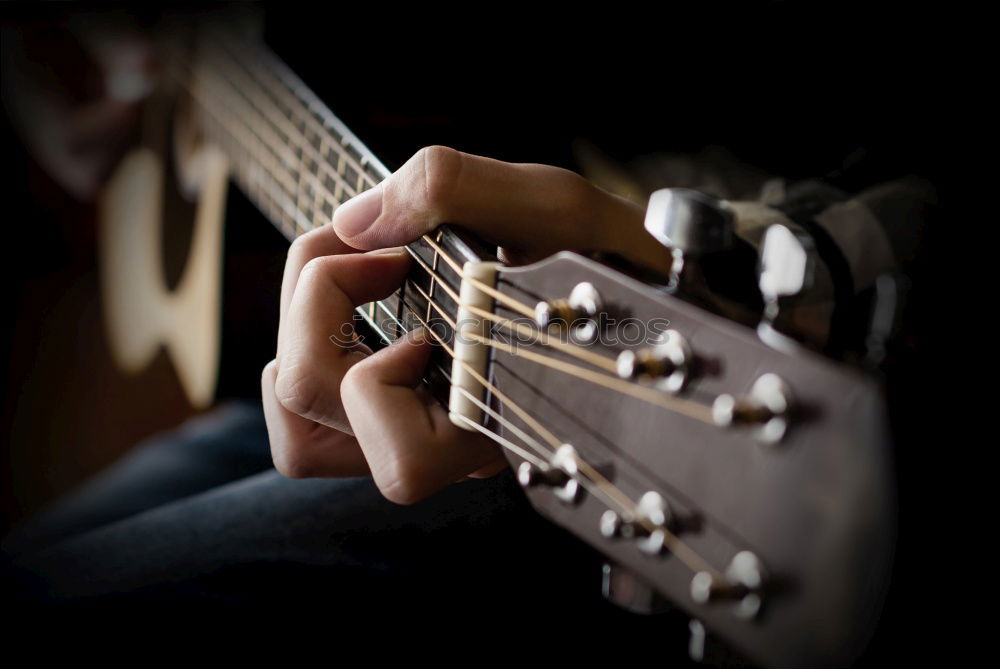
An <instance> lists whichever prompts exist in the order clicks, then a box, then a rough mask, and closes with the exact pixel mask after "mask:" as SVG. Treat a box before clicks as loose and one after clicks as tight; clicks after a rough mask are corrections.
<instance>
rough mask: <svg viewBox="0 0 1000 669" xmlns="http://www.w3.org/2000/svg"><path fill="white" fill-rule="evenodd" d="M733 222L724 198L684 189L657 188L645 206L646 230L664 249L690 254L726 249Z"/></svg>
mask: <svg viewBox="0 0 1000 669" xmlns="http://www.w3.org/2000/svg"><path fill="white" fill-rule="evenodd" d="M733 221H734V216H733V212H732V209H731V208H730V207H729V205H728V204H727V203H726V201H725V200H720V199H719V198H716V197H712V196H711V195H706V194H705V193H701V192H699V191H696V190H690V189H687V188H663V189H660V190H658V191H656V192H654V193H653V194H652V195H651V196H650V198H649V204H648V205H647V206H646V221H645V227H646V231H647V232H649V234H651V235H653V237H655V238H656V239H657V240H658V241H659V242H660V243H661V244H663V245H664V246H666V247H667V248H669V249H671V250H674V251H680V252H682V253H684V254H688V255H693V256H699V255H706V254H708V253H715V252H718V251H724V250H726V249H728V248H730V247H731V246H732V244H733Z"/></svg>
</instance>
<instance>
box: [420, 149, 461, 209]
mask: <svg viewBox="0 0 1000 669" xmlns="http://www.w3.org/2000/svg"><path fill="white" fill-rule="evenodd" d="M418 155H419V156H420V160H418V161H417V164H418V165H420V166H421V167H422V169H423V181H424V198H425V205H426V207H427V208H428V209H430V210H432V211H437V212H443V211H447V209H448V206H449V204H450V203H451V201H452V200H453V198H454V193H455V189H456V188H457V187H458V180H459V176H460V175H461V173H462V154H461V152H459V151H456V150H455V149H452V148H449V147H447V146H427V147H424V148H422V149H420V151H419V152H418Z"/></svg>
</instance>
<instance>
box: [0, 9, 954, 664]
mask: <svg viewBox="0 0 1000 669" xmlns="http://www.w3.org/2000/svg"><path fill="white" fill-rule="evenodd" d="M739 7H740V8H739V9H733V8H723V9H718V10H713V11H711V12H710V13H704V14H695V13H692V12H690V11H687V10H683V9H681V8H680V7H677V6H672V5H666V6H664V7H661V8H660V11H659V13H657V14H652V13H650V11H649V10H647V9H637V8H628V7H624V6H623V7H617V6H605V7H601V8H599V9H595V10H594V11H593V12H592V13H591V14H589V15H587V14H585V13H583V12H579V11H575V10H574V11H573V12H570V11H568V10H564V12H562V13H559V14H555V15H553V14H546V16H545V17H544V18H542V16H541V7H537V6H536V7H524V8H519V9H514V8H504V9H501V8H500V7H491V6H478V7H471V6H469V7H462V8H455V9H454V10H451V11H440V12H439V13H437V14H436V15H433V16H432V15H429V14H421V15H420V16H414V15H401V14H397V13H396V12H395V10H391V9H389V8H388V7H387V6H382V5H379V6H375V5H373V6H372V7H370V8H362V9H359V10H356V11H348V10H345V9H344V8H343V7H341V6H336V7H334V8H331V9H330V10H329V11H324V10H323V9H321V8H320V7H319V5H318V4H312V5H297V4H295V3H265V6H264V10H265V16H266V20H265V23H264V25H265V39H266V40H267V41H268V43H269V44H271V45H272V47H273V48H274V49H275V51H276V52H277V53H278V54H279V55H280V56H281V57H282V58H283V59H285V60H286V62H287V63H288V64H289V65H290V66H291V68H292V69H293V70H294V71H295V72H297V73H298V74H299V75H300V76H301V77H302V78H303V79H304V80H305V81H306V83H307V84H308V85H309V86H310V87H312V88H313V90H314V91H315V92H316V93H317V94H318V95H319V97H320V98H321V99H323V100H324V101H325V102H326V103H327V104H328V105H329V106H330V108H331V109H332V110H333V111H334V113H336V114H338V115H339V116H340V117H341V118H342V119H343V120H344V121H345V122H346V124H347V125H348V127H350V128H351V129H352V130H354V132H355V133H356V134H357V135H358V136H359V137H360V138H361V139H362V141H364V142H366V143H367V144H368V146H369V147H370V148H371V149H372V150H373V151H374V153H375V154H376V155H378V156H379V157H381V158H382V159H383V161H384V162H385V163H386V164H387V165H388V166H389V167H390V169H394V168H395V167H398V166H399V165H400V164H402V163H403V162H404V161H405V160H406V159H407V158H408V157H409V156H410V155H411V154H412V153H413V152H414V151H416V150H417V149H419V148H420V147H422V146H425V145H428V144H445V145H449V146H453V147H455V148H458V149H461V150H463V151H468V152H472V153H478V154H484V155H489V156H493V157H496V158H500V159H504V160H511V161H523V162H543V163H552V164H557V165H563V166H566V167H570V168H574V167H575V165H574V161H573V155H572V151H571V147H572V143H573V140H575V139H577V138H581V137H583V138H587V139H589V140H590V141H592V142H593V143H594V144H595V145H597V146H598V147H600V148H601V149H602V150H603V151H605V152H606V153H607V154H609V155H610V156H612V157H614V158H615V159H617V160H620V161H622V162H628V161H629V160H631V159H633V158H635V157H637V156H642V155H645V154H650V153H655V152H663V151H697V150H700V149H702V148H703V147H705V146H709V145H720V146H724V147H726V148H728V149H729V150H730V151H731V152H732V153H733V154H734V155H736V156H737V157H738V158H739V159H741V160H743V161H745V162H747V163H749V164H753V165H757V166H759V167H761V168H763V169H765V170H767V171H768V172H771V173H774V174H778V175H784V176H787V177H790V178H793V179H797V178H809V177H824V176H829V177H831V179H832V180H834V181H835V182H836V183H837V185H839V186H841V187H842V188H845V189H847V190H851V191H856V190H860V189H861V188H864V187H865V186H868V185H872V184H874V183H878V182H879V181H882V180H886V179H889V178H894V177H898V176H902V175H905V174H917V175H920V176H923V177H925V178H927V179H929V180H931V181H932V182H933V183H935V184H937V186H938V189H939V193H940V196H941V198H942V200H943V202H944V203H945V204H948V199H947V194H948V189H947V184H946V182H945V178H946V176H947V173H948V168H949V166H950V165H951V164H952V163H951V161H950V157H949V154H950V148H949V146H950V144H952V143H954V142H955V141H956V140H955V139H954V138H953V137H952V136H951V126H950V124H949V123H948V122H946V120H945V112H944V110H945V109H946V107H947V103H946V97H947V90H946V89H947V80H948V77H949V72H948V69H947V68H946V66H945V65H944V64H943V63H942V62H940V61H938V60H937V58H936V54H935V53H934V50H933V49H932V48H930V47H929V46H928V44H929V43H930V42H931V41H932V36H934V35H936V34H938V33H939V32H940V31H941V30H943V26H941V25H938V24H937V23H936V21H935V19H936V17H935V16H933V15H928V16H921V15H918V14H916V13H915V12H914V10H913V9H912V8H899V9H897V8H892V7H886V8H883V9H880V10H878V11H875V10H873V9H872V8H871V7H870V6H868V7H864V8H852V7H849V6H843V5H838V6H837V8H835V9H834V8H830V9H821V8H817V7H807V8H798V7H793V6H789V5H786V4H785V3H771V4H766V5H760V6H756V7H747V6H745V5H742V4H741V5H740V6H739ZM5 11H6V12H7V14H6V20H15V19H20V18H23V17H24V16H34V17H38V16H43V15H45V14H49V15H50V16H49V17H48V18H51V20H52V21H53V23H54V24H55V25H58V22H59V12H60V11H63V10H61V9H54V8H50V7H46V8H43V9H39V8H38V7H35V6H31V7H25V6H17V7H13V8H10V7H8V8H6V9H5ZM142 11H143V12H147V13H150V14H152V11H151V10H148V9H145V10H142ZM186 11H191V12H195V11H198V8H196V7H190V8H188V9H187V10H186ZM2 137H3V139H2V142H3V144H2V147H3V154H2V155H3V156H5V159H4V165H5V169H7V170H8V173H7V175H6V178H5V191H6V197H5V208H6V211H5V216H4V218H5V220H6V225H5V226H4V228H5V233H4V234H5V241H4V243H3V248H4V250H5V254H4V255H5V260H4V262H3V266H4V279H3V310H2V312H3V316H2V317H3V318H4V319H5V320H6V321H7V322H6V323H5V324H4V328H3V332H2V336H3V341H2V342H0V343H2V349H3V352H4V358H3V360H4V364H5V365H6V369H4V379H5V382H6V387H5V390H4V401H3V406H2V410H3V422H2V425H3V430H4V434H5V441H6V442H7V443H8V445H9V447H8V448H7V449H6V452H7V456H8V457H6V458H5V462H4V486H3V491H2V501H3V508H4V516H5V523H4V525H5V526H6V525H7V524H9V523H10V522H12V521H14V520H16V519H17V518H18V517H20V516H21V515H23V514H24V513H26V512H29V511H31V510H32V509H33V508H36V507H37V506H38V505H39V504H40V503H42V502H43V501H45V500H46V499H48V498H50V497H51V496H53V495H55V494H57V493H58V492H61V491H63V490H66V489H67V488H68V487H70V486H72V485H74V484H75V483H77V482H78V481H80V480H81V479H82V478H83V477H84V476H86V475H88V474H90V473H92V472H93V471H95V470H97V469H98V468H100V467H101V466H104V465H106V464H107V463H108V462H110V461H112V460H113V459H114V458H115V457H117V456H118V455H119V454H120V453H122V452H124V450H126V449H127V448H128V446H129V445H130V444H132V443H134V442H135V441H136V440H137V439H139V438H140V437H142V436H144V435H146V434H150V433H152V432H155V431H157V430H159V429H162V428H164V427H167V426H168V425H170V424H171V423H172V422H173V421H175V420H177V419H179V418H181V417H183V416H184V415H187V414H189V413H190V411H191V410H190V407H187V405H186V403H185V402H184V400H183V398H182V396H181V395H180V393H179V389H178V388H177V386H176V382H175V381H174V380H173V379H172V378H171V377H170V372H169V370H168V369H167V368H166V365H165V360H160V361H159V362H158V363H157V366H156V368H155V369H154V370H153V371H152V372H150V373H149V374H148V375H147V376H146V377H145V378H144V379H140V381H144V382H146V383H149V384H152V387H155V388H156V391H155V393H154V394H152V395H149V394H147V395H145V399H143V400H140V401H137V400H136V398H135V393H134V388H135V385H134V384H135V383H136V380H129V379H122V378H120V377H119V376H117V375H116V374H115V372H114V371H113V369H112V368H111V367H110V365H109V362H108V357H107V351H106V349H105V348H104V346H105V345H104V344H103V341H102V339H101V332H100V320H99V308H100V306H99V304H98V303H97V302H96V297H95V294H94V289H95V288H96V274H95V265H94V263H95V253H96V248H95V239H94V223H93V210H92V208H90V207H89V206H87V205H80V204H78V203H75V202H74V201H72V199H71V198H69V197H68V196H66V195H64V194H62V193H60V192H59V190H58V188H57V187H56V186H55V185H54V184H52V183H51V182H50V181H48V180H47V178H46V177H45V175H44V174H43V173H42V172H41V171H40V170H39V169H38V167H37V166H35V165H34V164H33V163H32V161H31V159H30V158H29V157H28V156H27V155H26V154H25V152H24V150H23V148H22V147H21V146H20V144H19V142H18V140H17V139H16V137H14V136H13V134H12V132H11V131H10V129H9V127H7V126H6V125H4V127H3V132H2ZM946 211H947V208H942V211H941V212H939V215H938V218H937V220H936V221H935V222H934V224H933V225H932V226H931V227H930V229H929V230H928V231H927V233H926V234H925V237H924V242H923V244H922V246H921V248H920V250H919V253H918V255H917V256H916V257H915V258H914V259H913V260H912V261H911V262H910V263H909V264H908V267H907V272H908V274H909V276H910V278H911V280H912V290H911V298H910V302H909V305H908V307H907V311H906V313H905V318H904V323H903V328H902V331H901V334H900V336H899V338H898V340H897V343H896V344H895V346H894V348H893V349H892V352H891V359H890V364H889V366H888V368H887V393H888V397H889V404H890V409H891V412H892V413H891V418H892V423H893V430H894V438H895V443H896V458H897V467H898V481H899V500H900V535H899V542H898V554H897V560H896V569H895V573H894V578H893V583H892V589H891V593H890V597H889V598H888V600H887V603H886V608H885V612H884V616H883V624H882V626H881V627H880V630H879V632H878V634H877V635H876V638H875V641H874V642H873V644H872V647H871V649H870V652H869V655H868V657H867V661H868V662H871V663H877V662H878V663H880V662H882V661H885V660H886V659H887V658H889V657H892V656H893V655H894V654H895V653H896V652H897V651H898V649H899V648H900V647H905V646H907V645H908V644H911V641H910V640H911V639H912V638H913V635H914V634H915V633H918V632H919V630H921V629H923V628H924V627H923V626H924V625H926V624H928V621H927V620H926V619H923V620H919V619H918V617H921V616H920V615H919V614H920V610H921V609H920V606H919V604H920V603H922V602H923V601H924V600H925V598H926V597H927V593H928V584H927V582H926V577H925V571H924V568H925V565H926V562H925V560H926V558H927V555H926V549H925V548H924V546H925V541H926V537H925V535H924V531H925V529H926V527H927V526H928V524H929V523H932V522H933V519H934V518H935V517H937V516H938V515H939V514H940V513H941V511H940V510H939V509H938V507H937V505H935V504H933V503H932V502H931V501H929V500H928V499H927V497H926V496H925V494H924V492H925V489H924V485H923V484H924V482H925V481H926V480H927V477H928V476H929V475H930V474H931V473H932V472H934V471H935V468H936V466H937V461H936V458H935V455H934V451H933V446H932V445H933V444H934V443H936V442H937V441H938V439H939V432H940V427H939V424H938V419H937V416H938V414H937V412H935V411H933V410H932V409H933V407H932V406H931V399H929V397H928V394H927V393H926V392H925V391H926V388H927V385H928V384H929V383H930V381H929V379H930V378H933V375H934V374H935V373H937V371H938V370H939V369H940V367H941V366H942V365H943V361H942V359H941V357H940V356H941V354H940V353H938V351H939V350H940V348H939V347H938V346H936V345H935V343H936V342H935V338H934V332H933V328H932V327H931V326H932V322H931V315H930V314H931V311H932V305H934V304H936V303H937V299H938V292H939V291H940V290H941V288H940V286H939V285H938V280H937V274H938V272H936V271H933V270H932V268H935V267H937V266H938V264H939V263H940V261H941V256H942V254H943V251H942V250H941V249H940V246H939V244H938V240H939V239H940V238H941V237H942V233H941V232H940V229H941V226H942V219H945V218H946V214H945V213H944V212H946ZM945 223H948V224H950V223H949V222H947V221H945ZM950 229H952V230H953V229H954V228H950ZM284 244H285V242H284V241H283V239H282V238H281V237H280V235H278V234H277V233H275V232H274V231H272V230H271V229H270V228H269V226H268V225H267V223H266V222H265V221H264V219H263V218H262V217H261V216H260V215H259V214H257V213H256V212H255V210H253V208H252V207H251V206H250V205H249V203H248V202H246V200H244V199H243V198H242V196H241V195H240V194H239V193H238V192H237V191H235V189H233V192H232V195H231V197H230V204H229V213H228V218H227V251H228V254H227V265H226V274H225V281H226V289H225V290H226V295H227V315H226V327H225V340H224V350H225V359H224V367H223V377H222V385H221V394H222V395H224V396H254V395H255V394H256V393H258V392H259V391H258V388H257V383H258V378H259V370H260V369H261V367H262V366H263V364H264V363H265V362H266V361H267V360H269V359H270V357H271V355H272V351H273V330H274V326H275V320H276V318H275V317H276V314H277V308H276V296H277V289H278V286H279V284H280V271H281V264H282V262H283V253H284V250H283V249H284ZM122 406H127V407H128V409H127V410H123V409H121V407H122Z"/></svg>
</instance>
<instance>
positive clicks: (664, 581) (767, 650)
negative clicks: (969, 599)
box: [489, 253, 895, 666]
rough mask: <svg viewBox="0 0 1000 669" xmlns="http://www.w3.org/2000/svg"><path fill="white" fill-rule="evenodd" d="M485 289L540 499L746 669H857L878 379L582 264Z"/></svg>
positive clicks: (878, 466)
mask: <svg viewBox="0 0 1000 669" xmlns="http://www.w3.org/2000/svg"><path fill="white" fill-rule="evenodd" d="M496 290H497V291H498V292H499V295H498V296H496V297H497V298H498V299H497V300H496V302H495V309H494V314H495V316H496V319H495V320H494V321H493V322H492V323H491V325H492V326H493V327H492V332H491V336H492V338H493V339H494V340H495V341H497V342H498V344H497V345H493V346H491V348H490V350H491V352H492V357H491V364H490V366H489V369H490V374H491V381H492V383H493V384H495V388H496V389H497V390H498V391H500V392H501V393H502V394H503V395H504V396H505V397H504V398H498V397H496V396H494V397H492V398H491V401H492V406H493V407H494V411H493V415H492V417H491V418H490V419H489V420H490V425H491V428H492V429H494V430H496V431H497V432H498V433H499V434H500V435H501V436H502V437H503V438H505V439H507V440H509V441H510V442H512V443H515V444H518V445H520V446H521V447H523V448H524V450H525V452H530V455H531V457H521V456H520V455H517V454H515V453H512V452H508V457H509V459H510V461H511V463H512V465H513V466H514V467H515V468H516V469H518V473H519V479H520V480H521V481H522V483H523V484H524V486H525V490H526V492H527V495H528V497H529V498H530V500H531V502H532V503H533V505H534V506H535V507H536V508H537V509H538V510H539V511H540V512H541V513H542V514H544V515H545V516H547V517H549V518H550V519H552V520H553V521H555V522H556V523H558V524H560V525H562V526H564V527H566V528H568V529H569V530H571V531H572V532H574V533H575V534H576V535H578V536H579V537H581V538H582V539H583V540H585V541H586V542H588V543H589V544H590V545H592V546H593V547H594V548H596V549H597V550H599V551H600V552H602V553H603V554H605V555H606V556H607V557H608V558H609V560H610V561H611V562H612V563H614V564H615V565H617V566H618V568H623V569H627V570H628V571H629V572H631V573H632V574H634V575H635V576H636V577H637V579H638V580H639V581H640V582H644V583H645V584H648V585H649V586H650V587H652V588H653V589H654V590H655V591H657V592H658V593H660V594H661V595H663V596H664V597H665V598H667V599H668V600H669V601H671V602H672V603H673V604H675V605H676V606H678V607H680V608H682V609H684V610H685V611H686V612H687V613H689V614H690V615H691V616H692V618H694V619H696V620H698V621H700V623H702V624H703V625H704V626H705V627H707V628H708V629H709V630H711V631H712V632H713V633H715V634H717V635H718V636H720V637H721V638H722V639H724V640H725V641H727V642H728V643H730V644H731V645H732V646H733V647H734V648H735V649H737V650H738V651H739V652H741V653H743V654H745V655H746V656H747V657H748V658H750V659H751V660H753V661H755V662H759V663H761V664H763V665H766V666H802V665H809V666H815V665H836V664H841V663H843V662H845V661H849V660H850V658H851V657H852V656H853V654H855V653H856V652H858V651H859V650H860V648H862V647H863V645H864V643H865V641H866V639H867V635H868V634H869V633H870V631H871V629H872V626H873V624H874V621H875V619H876V618H877V615H878V613H879V607H880V601H881V594H882V593H881V591H882V589H883V588H884V584H885V581H886V578H887V573H888V568H889V564H890V560H891V553H892V547H893V539H894V517H895V514H894V488H893V479H892V475H891V462H890V451H889V445H888V438H887V427H886V422H885V411H884V407H883V401H882V397H881V393H880V390H879V388H878V387H877V385H876V384H874V383H873V382H872V381H871V380H870V379H869V378H868V377H866V376H865V375H863V374H861V373H860V372H858V371H856V370H854V369H851V368H848V367H847V366H845V365H841V364H838V363H835V362H833V361H831V360H829V359H827V358H824V357H822V356H820V355H819V354H817V353H814V352H812V351H810V350H807V349H805V348H802V347H799V346H795V345H788V344H786V345H785V346H783V347H781V348H780V349H779V348H775V347H773V346H771V345H768V344H767V343H764V342H763V341H762V340H761V338H760V337H759V336H758V334H757V332H756V331H755V330H754V329H752V328H750V327H747V326H745V325H740V324H737V323H735V322H733V321H731V320H729V319H726V318H723V317H721V316H718V315H715V314H713V313H709V312H708V311H706V310H705V309H703V308H700V307H698V306H694V305H692V304H690V303H688V302H686V301H682V300H681V299H678V298H677V297H675V296H673V295H670V294H668V293H667V292H665V291H664V290H662V289H660V288H657V287H653V286H650V285H647V284H645V283H642V282H640V281H638V280H636V279H633V278H630V277H629V276H626V275H624V274H622V273H620V272H618V271H615V270H613V269H611V268H609V267H607V266H605V265H603V264H601V263H598V262H596V261H594V260H590V259H588V258H585V257H583V256H580V255H577V254H573V253H560V254H558V255H555V256H553V257H551V258H548V259H546V260H544V261H541V262H539V263H537V264H534V265H530V266H527V267H519V268H501V269H500V270H499V273H498V275H497V281H496ZM501 298H502V299H501ZM524 305H532V306H534V305H538V306H537V308H536V312H537V313H536V314H535V317H534V319H530V318H528V317H527V316H526V313H525V309H524V308H523V306H524ZM531 320H534V321H535V322H534V323H531V322H530V321H531ZM539 324H542V325H544V327H539ZM532 333H535V334H534V335H532ZM501 399H504V400H506V401H499V400H501ZM511 403H514V404H515V405H516V406H515V407H512V406H511ZM538 447H540V448H538Z"/></svg>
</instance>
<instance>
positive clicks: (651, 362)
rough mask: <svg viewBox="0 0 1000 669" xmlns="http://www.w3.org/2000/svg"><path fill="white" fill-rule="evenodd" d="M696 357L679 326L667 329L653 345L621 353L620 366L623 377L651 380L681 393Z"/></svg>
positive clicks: (619, 370) (620, 374)
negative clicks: (674, 328)
mask: <svg viewBox="0 0 1000 669" xmlns="http://www.w3.org/2000/svg"><path fill="white" fill-rule="evenodd" d="M693 361H694V358H693V356H692V355H691V347H690V346H689V345H688V343H687V340H686V339H685V338H684V336H683V335H681V333H679V332H677V331H676V330H667V331H666V332H664V333H663V334H662V335H661V336H660V339H659V341H658V342H657V343H656V344H655V345H653V346H651V347H649V348H640V349H638V350H636V351H632V350H625V351H622V352H621V353H619V354H618V359H617V360H616V367H617V371H618V376H619V377H621V378H623V379H641V380H648V381H651V382H652V383H653V384H654V385H655V386H656V387H658V388H660V389H661V390H665V391H667V392H668V393H679V392H680V391H681V390H683V388H684V384H685V383H686V382H687V380H688V377H689V376H690V374H691V367H692V366H693Z"/></svg>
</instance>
